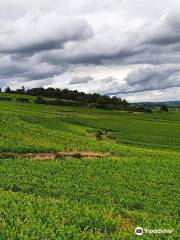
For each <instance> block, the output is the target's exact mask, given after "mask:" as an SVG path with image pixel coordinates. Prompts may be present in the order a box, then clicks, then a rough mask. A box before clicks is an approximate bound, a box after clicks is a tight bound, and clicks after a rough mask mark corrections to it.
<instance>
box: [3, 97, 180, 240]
mask: <svg viewBox="0 0 180 240" xmlns="http://www.w3.org/2000/svg"><path fill="white" fill-rule="evenodd" d="M31 99H33V98H31ZM179 136H180V112H178V111H177V112H173V111H172V112H170V113H153V114H148V113H126V112H119V111H107V110H97V109H89V108H77V107H55V106H47V105H36V104H33V103H31V102H30V103H17V102H16V101H15V100H14V101H12V102H4V101H1V102H0V240H7V239H10V240H11V239H12V240H16V239H18V240H19V239H20V240H28V239H38V240H39V239H40V240H41V239H42V240H46V239H47V240H51V239H52V240H55V239H59V240H61V239H79V240H81V239H122V240H124V239H125V240H126V239H130V240H131V239H132V240H134V239H139V238H141V239H179V232H178V229H179V228H180V226H179V219H178V217H179V216H178V214H179V201H178V200H179V198H178V197H179V186H178V183H179V181H178V180H179V179H178V178H179V171H180V138H179ZM82 151H83V152H84V151H87V152H92V153H94V152H100V153H104V154H105V153H108V154H109V155H110V156H109V157H107V156H106V157H104V158H99V159H97V158H94V159H93V158H87V159H86V158H82V159H81V158H78V155H77V159H65V158H64V159H63V158H62V159H55V160H43V161H42V160H33V159H20V158H16V157H7V156H8V154H10V153H11V154H13V153H19V154H21V153H47V154H50V153H57V152H77V153H81V152H82ZM137 226H141V227H143V228H147V229H172V230H173V232H172V233H171V234H167V235H164V234H156V235H150V234H144V235H143V236H141V237H137V236H136V235H135V233H134V230H135V228H136V227H137Z"/></svg>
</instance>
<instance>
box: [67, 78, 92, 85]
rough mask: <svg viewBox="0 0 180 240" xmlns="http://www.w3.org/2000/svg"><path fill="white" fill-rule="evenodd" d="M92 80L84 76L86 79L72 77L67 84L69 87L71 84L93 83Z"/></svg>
mask: <svg viewBox="0 0 180 240" xmlns="http://www.w3.org/2000/svg"><path fill="white" fill-rule="evenodd" d="M93 80H94V78H92V77H90V76H86V77H73V78H72V79H71V81H70V82H69V84H70V85H73V84H85V83H88V82H90V81H93Z"/></svg>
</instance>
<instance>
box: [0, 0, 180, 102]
mask: <svg viewBox="0 0 180 240" xmlns="http://www.w3.org/2000/svg"><path fill="white" fill-rule="evenodd" d="M22 85H24V86H25V87H26V88H30V87H42V86H43V87H50V86H51V87H59V88H69V89H77V90H79V91H85V92H98V93H101V94H108V95H117V96H120V97H122V98H126V99H127V100H129V101H131V102H133V101H164V100H180V1H179V0H151V1H148V0H100V1H97V0H36V1H34V0H26V1H25V0H0V87H1V88H4V87H6V86H10V87H11V88H18V87H21V86H22Z"/></svg>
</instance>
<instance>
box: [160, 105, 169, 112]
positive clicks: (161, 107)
mask: <svg viewBox="0 0 180 240" xmlns="http://www.w3.org/2000/svg"><path fill="white" fill-rule="evenodd" d="M160 110H161V111H162V112H168V107H167V105H165V104H163V105H161V106H160Z"/></svg>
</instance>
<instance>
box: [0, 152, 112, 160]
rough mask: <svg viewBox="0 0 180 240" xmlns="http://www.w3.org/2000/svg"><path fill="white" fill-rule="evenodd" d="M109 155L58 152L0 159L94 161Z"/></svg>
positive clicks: (5, 156) (4, 155)
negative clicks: (81, 159) (83, 159)
mask: <svg viewBox="0 0 180 240" xmlns="http://www.w3.org/2000/svg"><path fill="white" fill-rule="evenodd" d="M110 156H111V155H110V153H101V152H92V151H82V152H75V151H74V152H58V153H0V159H3V158H20V159H33V160H53V159H70V158H87V159H93V158H94V159H96V158H103V157H110Z"/></svg>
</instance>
